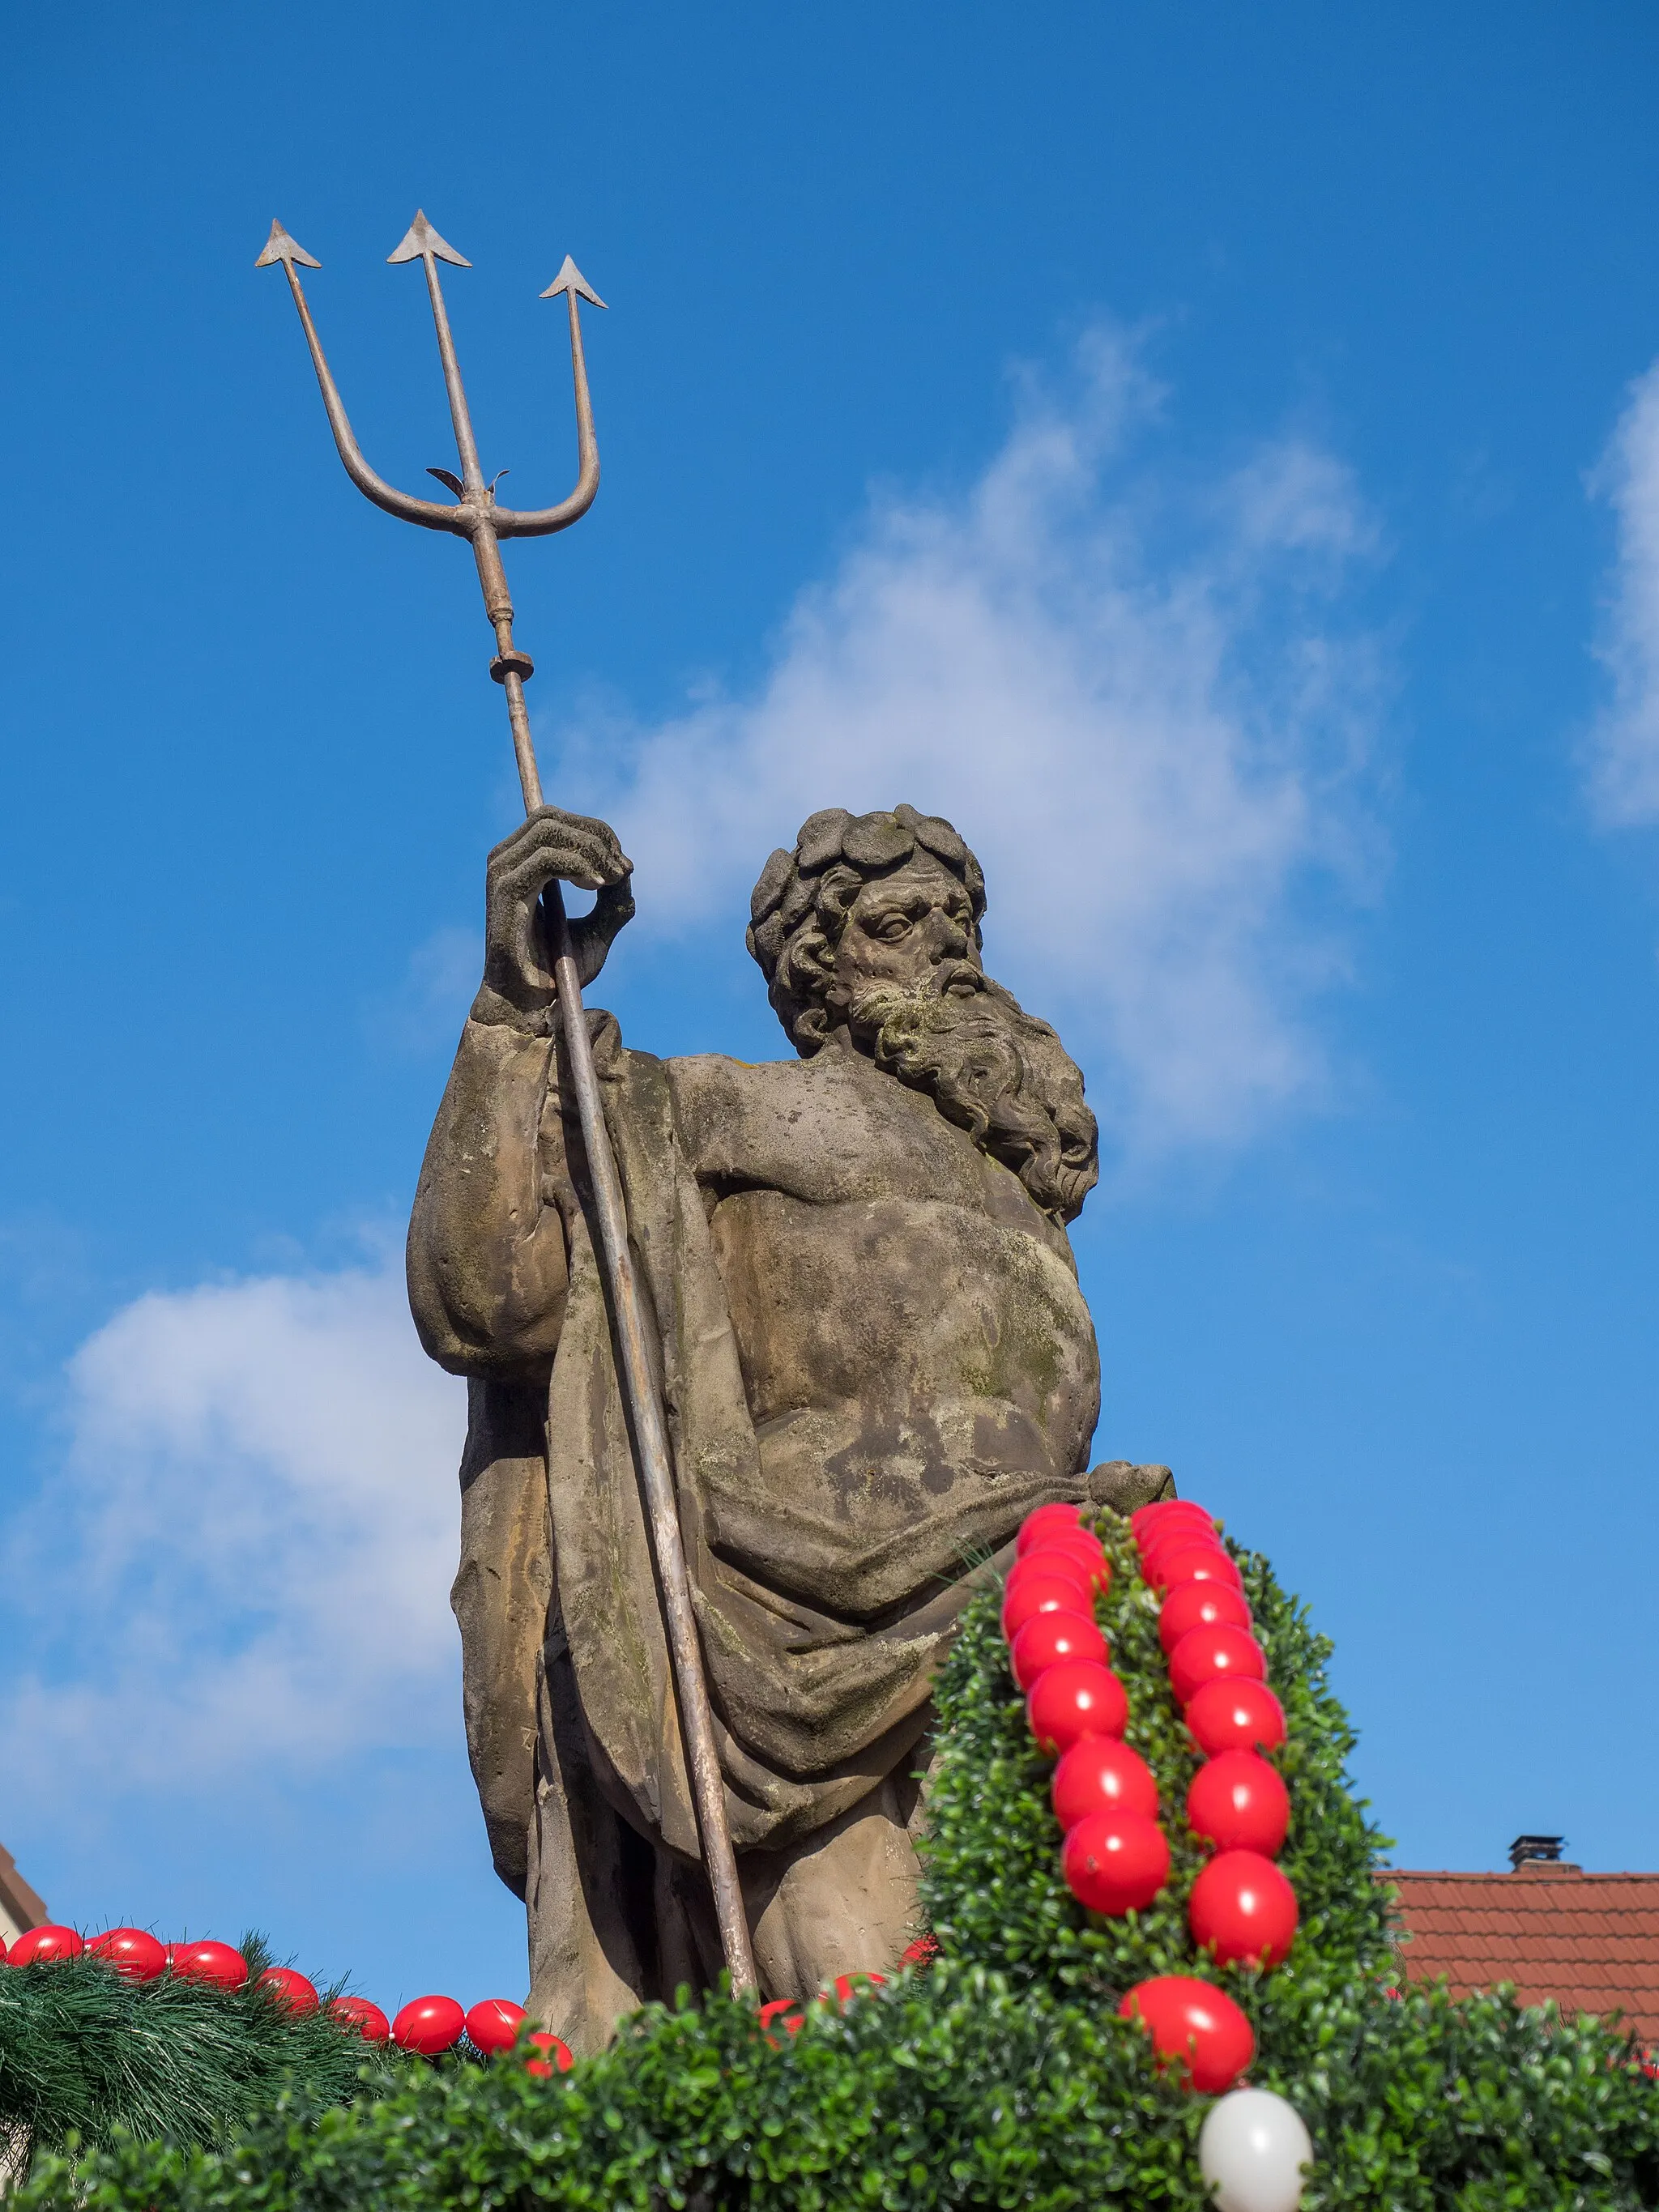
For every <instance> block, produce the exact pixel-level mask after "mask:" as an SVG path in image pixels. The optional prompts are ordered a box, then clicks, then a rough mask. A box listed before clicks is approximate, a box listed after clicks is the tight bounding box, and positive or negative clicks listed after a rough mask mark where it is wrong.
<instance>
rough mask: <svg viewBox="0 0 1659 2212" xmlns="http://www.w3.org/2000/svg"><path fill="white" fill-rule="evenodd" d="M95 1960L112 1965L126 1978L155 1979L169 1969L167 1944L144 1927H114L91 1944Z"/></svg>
mask: <svg viewBox="0 0 1659 2212" xmlns="http://www.w3.org/2000/svg"><path fill="white" fill-rule="evenodd" d="M87 1948H88V1951H89V1952H90V1953H91V1954H92V1955H93V1957H94V1959H101V1960H103V1962H104V1964H105V1965H106V1966H113V1967H114V1969H115V1971H116V1972H117V1973H118V1974H119V1975H120V1976H121V1978H122V1979H123V1980H124V1981H128V1982H153V1981H155V1979H156V1978H157V1977H158V1976H159V1975H161V1974H164V1973H166V1972H167V1951H166V1948H165V1947H164V1946H163V1945H162V1944H161V1943H159V1942H157V1941H156V1939H155V1936H152V1935H150V1934H149V1932H148V1930H147V1929H143V1928H111V1929H106V1931H105V1933H104V1934H103V1935H101V1936H95V1937H94V1939H93V1941H92V1942H90V1943H89V1944H88V1946H87Z"/></svg>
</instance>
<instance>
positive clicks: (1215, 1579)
mask: <svg viewBox="0 0 1659 2212" xmlns="http://www.w3.org/2000/svg"><path fill="white" fill-rule="evenodd" d="M1157 1556H1158V1572H1157V1576H1156V1581H1157V1585H1158V1589H1165V1590H1170V1589H1176V1586H1177V1585H1178V1584H1179V1583H1231V1586H1232V1588H1233V1589H1236V1590H1243V1587H1244V1577H1243V1575H1241V1574H1240V1573H1239V1571H1238V1563H1237V1560H1236V1559H1234V1558H1233V1556H1232V1554H1231V1553H1230V1552H1224V1551H1223V1550H1222V1548H1221V1547H1220V1545H1219V1544H1171V1545H1170V1547H1169V1548H1168V1549H1167V1550H1164V1549H1160V1550H1159V1551H1158V1555H1157Z"/></svg>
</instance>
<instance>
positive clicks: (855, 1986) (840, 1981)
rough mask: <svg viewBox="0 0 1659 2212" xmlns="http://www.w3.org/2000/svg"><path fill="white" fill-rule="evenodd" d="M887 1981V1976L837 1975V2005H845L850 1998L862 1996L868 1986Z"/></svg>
mask: <svg viewBox="0 0 1659 2212" xmlns="http://www.w3.org/2000/svg"><path fill="white" fill-rule="evenodd" d="M886 1979H887V1977H886V1975H885V1974H837V1975H836V2003H837V2004H845V2003H846V2002H847V2001H848V1998H849V1997H855V1996H860V1995H861V1994H862V1993H863V1990H864V1989H865V1987H866V1984H881V1983H884V1982H885V1980H886Z"/></svg>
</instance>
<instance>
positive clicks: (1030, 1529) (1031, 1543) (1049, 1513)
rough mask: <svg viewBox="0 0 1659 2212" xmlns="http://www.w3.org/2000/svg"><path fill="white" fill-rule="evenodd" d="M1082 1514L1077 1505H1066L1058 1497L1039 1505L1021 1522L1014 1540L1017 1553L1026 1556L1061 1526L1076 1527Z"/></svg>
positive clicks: (1022, 1556)
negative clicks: (1052, 1501)
mask: <svg viewBox="0 0 1659 2212" xmlns="http://www.w3.org/2000/svg"><path fill="white" fill-rule="evenodd" d="M1082 1517H1083V1516H1082V1515H1081V1514H1080V1513H1079V1510H1078V1509H1077V1507H1076V1506H1075V1505H1064V1504H1060V1501H1059V1500H1058V1499H1056V1500H1055V1502H1054V1504H1052V1505H1039V1506H1036V1507H1035V1508H1034V1509H1033V1510H1032V1511H1030V1513H1028V1514H1027V1515H1026V1516H1025V1518H1024V1520H1023V1521H1022V1522H1020V1524H1019V1534H1018V1536H1017V1537H1016V1538H1015V1540H1014V1550H1015V1552H1016V1553H1017V1554H1018V1556H1019V1557H1021V1558H1024V1555H1025V1553H1027V1552H1030V1551H1034V1550H1035V1549H1036V1546H1037V1544H1038V1543H1039V1542H1040V1541H1041V1540H1042V1538H1043V1537H1044V1536H1047V1535H1049V1534H1057V1533H1058V1532H1059V1531H1060V1529H1061V1528H1077V1527H1078V1526H1079V1524H1080V1522H1081V1521H1082Z"/></svg>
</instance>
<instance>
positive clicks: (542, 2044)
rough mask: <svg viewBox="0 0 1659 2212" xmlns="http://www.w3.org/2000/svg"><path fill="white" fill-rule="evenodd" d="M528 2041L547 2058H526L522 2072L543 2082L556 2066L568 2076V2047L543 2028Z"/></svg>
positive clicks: (431, 2001)
mask: <svg viewBox="0 0 1659 2212" xmlns="http://www.w3.org/2000/svg"><path fill="white" fill-rule="evenodd" d="M424 2002H426V2003H428V2004H434V2003H436V2004H447V2003H448V2002H449V2000H448V1998H447V1997H436V1998H433V1997H428V1998H426V1999H425V2000H424ZM404 2009H405V2010H407V2009H408V2008H407V2007H405V2008H404ZM459 2009H460V2008H459V2005H458V2006H457V2007H456V2010H457V2011H458V2012H459ZM402 2017H403V2015H402V2014H401V2013H400V2014H399V2015H398V2018H399V2019H400V2020H401V2019H402ZM530 2041H531V2042H532V2043H533V2044H534V2045H535V2046H536V2048H537V2050H538V2051H545V2052H546V2053H547V2057H545V2058H526V2060H525V2062H524V2070H525V2072H526V2074H535V2075H539V2076H540V2077H541V2079H542V2080H543V2081H545V2080H546V2079H547V2078H548V2076H549V2075H550V2074H551V2073H552V2071H553V2069H554V2068H555V2067H557V2068H558V2069H559V2071H560V2073H561V2074H568V2072H569V2071H570V2069H571V2068H572V2067H573V2066H574V2064H575V2063H576V2061H575V2057H574V2055H573V2053H572V2051H571V2048H570V2045H568V2043H564V2042H562V2041H561V2040H560V2039H559V2038H558V2037H557V2036H556V2035H550V2034H549V2033H547V2031H546V2029H545V2028H538V2029H537V2030H536V2031H535V2033H533V2034H532V2036H531V2037H530ZM411 2047H412V2046H411ZM448 2047H449V2046H448V2045H447V2044H446V2045H444V2046H443V2048H444V2049H445V2050H447V2049H448Z"/></svg>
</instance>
